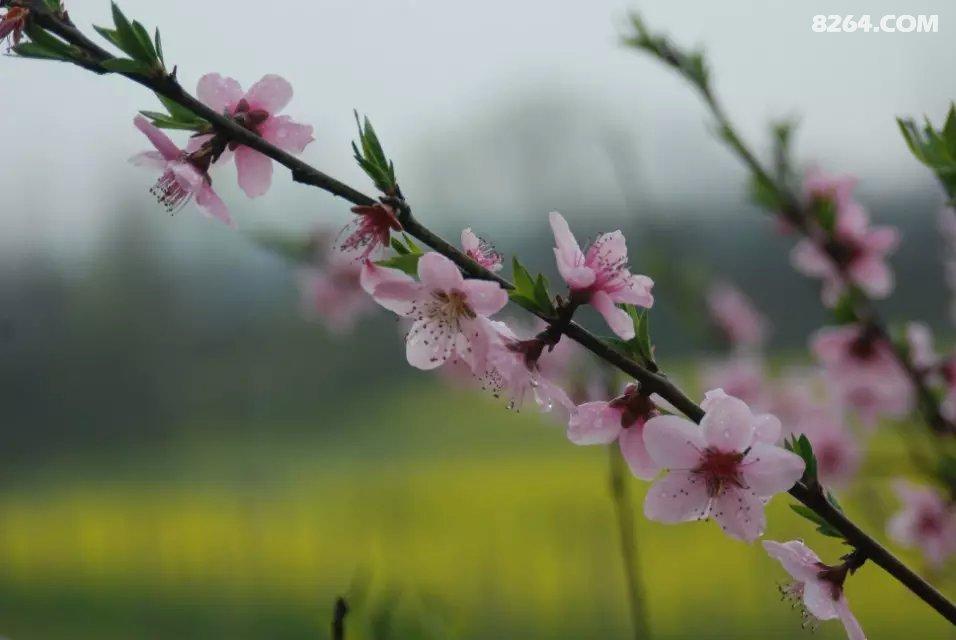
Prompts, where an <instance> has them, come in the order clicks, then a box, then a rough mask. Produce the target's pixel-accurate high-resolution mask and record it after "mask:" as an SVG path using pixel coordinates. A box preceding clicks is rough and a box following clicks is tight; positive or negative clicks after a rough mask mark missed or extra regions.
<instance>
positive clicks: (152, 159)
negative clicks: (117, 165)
mask: <svg viewBox="0 0 956 640" xmlns="http://www.w3.org/2000/svg"><path fill="white" fill-rule="evenodd" d="M129 161H130V164H133V165H135V166H137V167H146V168H147V169H158V170H159V171H162V170H163V169H165V168H166V158H164V157H163V154H161V153H160V152H159V151H144V152H142V153H137V154H136V155H135V156H133V157H132V158H130V159H129Z"/></svg>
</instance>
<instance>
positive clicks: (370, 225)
mask: <svg viewBox="0 0 956 640" xmlns="http://www.w3.org/2000/svg"><path fill="white" fill-rule="evenodd" d="M352 213H354V214H355V215H356V216H358V217H357V218H353V219H352V222H350V223H349V224H347V225H346V226H345V227H344V228H343V229H342V231H341V232H340V233H339V238H340V242H339V246H338V249H339V251H341V252H343V253H348V254H357V255H358V259H360V260H366V259H367V258H368V257H369V256H370V255H372V254H373V253H375V252H376V251H378V250H379V249H381V248H383V247H387V246H388V243H389V241H390V238H391V233H392V231H401V230H402V224H401V223H400V222H399V221H398V216H396V215H395V210H394V209H392V208H391V207H390V206H388V205H387V204H381V203H375V204H373V205H358V206H355V207H352Z"/></svg>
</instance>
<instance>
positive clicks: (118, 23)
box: [97, 2, 156, 70]
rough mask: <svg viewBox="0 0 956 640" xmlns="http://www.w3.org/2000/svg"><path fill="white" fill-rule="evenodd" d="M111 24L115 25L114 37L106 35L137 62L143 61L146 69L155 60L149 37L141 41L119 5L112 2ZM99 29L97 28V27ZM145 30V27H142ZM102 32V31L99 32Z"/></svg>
mask: <svg viewBox="0 0 956 640" xmlns="http://www.w3.org/2000/svg"><path fill="white" fill-rule="evenodd" d="M113 25H114V26H115V27H116V29H115V31H114V32H113V35H114V37H112V38H110V37H107V39H109V40H110V41H111V42H112V43H113V44H114V45H116V46H117V47H119V48H120V49H122V50H123V51H124V52H125V53H126V54H127V55H129V57H130V58H132V59H133V60H136V61H137V62H141V63H144V65H145V67H146V68H147V70H149V69H150V67H152V66H153V65H154V64H155V62H156V53H155V51H153V47H152V44H151V43H150V42H149V37H148V36H147V37H146V42H145V43H144V42H142V40H141V39H140V35H138V34H137V33H136V29H135V28H134V27H133V25H132V24H131V23H130V21H129V20H128V19H127V18H126V16H125V15H123V12H122V11H121V10H120V8H119V6H118V5H117V4H116V3H115V2H114V3H113ZM97 31H99V29H97ZM144 32H145V29H144ZM100 33H101V34H102V32H100Z"/></svg>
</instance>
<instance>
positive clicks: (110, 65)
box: [100, 58, 149, 75]
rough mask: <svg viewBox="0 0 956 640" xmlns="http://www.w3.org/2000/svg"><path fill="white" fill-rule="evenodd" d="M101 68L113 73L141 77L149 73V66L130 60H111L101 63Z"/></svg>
mask: <svg viewBox="0 0 956 640" xmlns="http://www.w3.org/2000/svg"><path fill="white" fill-rule="evenodd" d="M100 66H101V67H103V68H104V69H106V70H107V71H112V72H113V73H138V74H141V75H147V74H148V73H149V67H148V66H146V65H145V64H143V63H142V62H139V61H138V60H130V59H129V58H110V59H109V60H104V61H103V62H101V63H100Z"/></svg>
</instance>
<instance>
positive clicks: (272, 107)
mask: <svg viewBox="0 0 956 640" xmlns="http://www.w3.org/2000/svg"><path fill="white" fill-rule="evenodd" d="M244 97H245V99H246V102H248V103H249V108H250V109H262V110H263V111H265V112H266V113H269V114H271V115H275V114H277V113H279V112H280V111H282V110H283V109H285V108H286V106H287V105H288V104H289V102H290V101H291V100H292V85H291V84H289V81H288V80H286V79H285V78H283V77H282V76H277V75H275V74H271V73H270V74H268V75H264V76H262V79H261V80H259V82H257V83H255V84H254V85H252V86H251V87H249V91H247V92H246V95H245V96H244Z"/></svg>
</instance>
